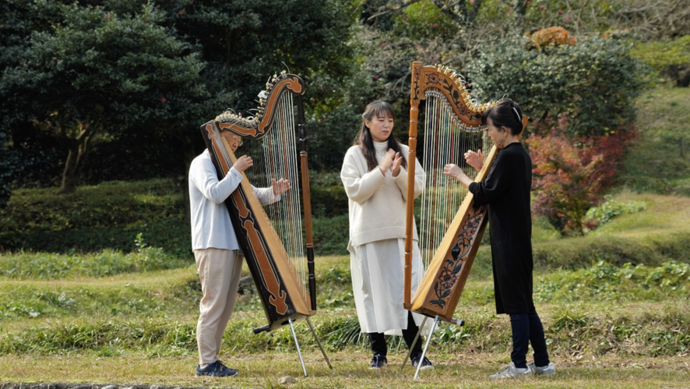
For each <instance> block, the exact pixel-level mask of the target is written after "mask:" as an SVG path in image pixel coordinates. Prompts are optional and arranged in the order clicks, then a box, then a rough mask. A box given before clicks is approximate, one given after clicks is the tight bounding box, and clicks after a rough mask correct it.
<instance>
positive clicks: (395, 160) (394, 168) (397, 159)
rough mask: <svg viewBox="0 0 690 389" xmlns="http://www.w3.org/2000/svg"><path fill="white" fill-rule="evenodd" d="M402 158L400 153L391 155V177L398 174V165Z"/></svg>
mask: <svg viewBox="0 0 690 389" xmlns="http://www.w3.org/2000/svg"><path fill="white" fill-rule="evenodd" d="M402 160H403V156H402V155H400V153H395V157H393V166H392V171H393V177H397V176H398V174H400V166H402Z"/></svg>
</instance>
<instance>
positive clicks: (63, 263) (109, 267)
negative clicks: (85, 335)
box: [0, 247, 194, 280]
mask: <svg viewBox="0 0 690 389" xmlns="http://www.w3.org/2000/svg"><path fill="white" fill-rule="evenodd" d="M192 263H194V262H193V261H192V260H190V259H189V257H177V256H174V255H170V254H167V253H165V252H164V251H163V250H162V249H160V248H155V247H145V248H143V249H141V250H138V251H134V252H130V253H127V254H125V253H122V252H121V251H114V250H111V249H106V250H103V251H100V252H92V253H91V254H89V255H85V254H56V253H29V252H17V253H13V254H5V255H2V256H0V278H9V279H20V280H22V279H48V280H54V279H64V278H78V277H87V278H97V277H105V276H112V275H116V274H121V273H140V272H147V271H153V270H164V269H175V268H180V267H186V266H189V265H191V264H192Z"/></svg>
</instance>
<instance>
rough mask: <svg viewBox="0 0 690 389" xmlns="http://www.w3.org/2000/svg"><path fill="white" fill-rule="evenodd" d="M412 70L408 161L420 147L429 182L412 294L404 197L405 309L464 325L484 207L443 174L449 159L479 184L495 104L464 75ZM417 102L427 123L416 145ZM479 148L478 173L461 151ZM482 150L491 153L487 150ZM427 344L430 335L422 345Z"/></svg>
mask: <svg viewBox="0 0 690 389" xmlns="http://www.w3.org/2000/svg"><path fill="white" fill-rule="evenodd" d="M411 73H412V81H411V93H410V128H409V143H408V145H409V156H408V161H413V160H414V158H416V157H417V155H416V153H417V150H418V149H420V150H421V152H422V155H421V156H420V158H419V159H420V162H421V163H422V166H423V167H424V171H425V172H426V174H427V182H426V187H425V189H424V192H422V195H421V196H420V198H421V200H420V201H419V205H418V216H419V224H418V225H419V240H418V242H419V249H420V254H421V257H422V261H423V263H424V265H425V269H426V270H425V275H424V277H423V279H422V282H421V283H420V285H419V287H418V288H417V291H416V293H415V294H414V296H412V291H411V269H412V255H413V245H414V242H413V240H412V237H413V231H412V230H413V228H414V224H413V220H414V217H415V202H414V201H408V202H407V211H406V240H405V276H404V277H405V280H404V282H405V294H404V307H405V309H408V310H410V311H412V312H416V313H420V314H423V315H425V316H427V317H431V318H435V321H434V325H433V326H432V332H433V329H434V328H435V327H436V324H437V323H438V321H439V320H444V321H446V322H449V323H455V324H459V325H462V324H464V322H463V321H462V320H458V319H454V318H453V314H454V312H455V308H456V306H457V304H458V300H459V298H460V295H461V294H462V291H463V288H464V286H465V282H466V281H467V277H468V276H469V273H470V269H471V268H472V263H473V261H474V257H475V255H476V253H477V250H478V248H479V243H480V241H481V237H482V234H483V233H484V229H485V227H486V223H487V207H486V206H481V207H478V208H476V209H475V208H474V207H473V205H472V201H473V195H472V193H468V190H467V189H466V188H464V187H463V186H462V185H461V184H460V183H459V182H458V181H456V180H453V179H451V178H449V177H447V176H445V175H444V174H443V168H444V166H445V165H446V164H449V163H454V164H456V165H458V166H459V167H461V168H462V169H463V171H464V172H465V173H466V174H467V175H468V176H469V177H473V176H474V177H475V178H474V181H477V182H478V181H481V180H483V179H484V178H485V177H486V176H487V175H488V172H489V169H490V166H491V163H492V161H493V160H494V158H495V157H496V154H497V150H496V147H495V146H493V145H492V144H491V140H490V139H489V138H488V136H487V135H486V131H485V130H486V127H485V126H482V120H481V117H482V114H483V113H484V112H485V111H486V110H487V109H489V108H490V107H492V106H493V105H495V104H496V103H495V102H491V103H486V104H477V103H476V102H475V101H473V100H472V98H471V95H470V94H469V92H468V91H467V90H466V88H465V85H466V83H465V81H464V79H463V78H462V76H460V75H458V74H457V73H456V72H455V71H453V70H451V69H449V68H446V67H442V66H423V65H422V63H421V62H413V63H412V68H411ZM422 101H424V104H421V103H422ZM420 105H422V107H421V108H423V117H424V123H423V126H422V131H421V134H420V142H419V143H420V144H419V147H418V139H417V138H418V128H417V124H418V123H417V121H418V118H419V113H420ZM478 149H481V150H482V151H483V153H484V163H483V167H482V169H481V170H480V171H479V172H478V173H477V174H476V176H475V173H476V170H475V169H474V168H473V167H471V166H469V165H468V164H467V163H466V162H465V159H464V153H465V152H466V151H468V150H474V151H476V150H478ZM487 150H490V151H489V152H488V153H487ZM408 169H409V172H408V178H414V169H415V167H414V164H410V165H409V168H408ZM407 185H408V187H407V188H408V189H407V190H408V195H407V196H408V197H407V198H408V199H413V198H414V196H413V192H412V190H413V189H414V182H413V181H409V182H408V184H407ZM429 338H431V337H429ZM428 344H429V341H428V339H427V347H428ZM424 353H426V347H425V349H424ZM420 365H421V364H420ZM418 373H419V369H418V370H417V374H418ZM415 378H417V375H415Z"/></svg>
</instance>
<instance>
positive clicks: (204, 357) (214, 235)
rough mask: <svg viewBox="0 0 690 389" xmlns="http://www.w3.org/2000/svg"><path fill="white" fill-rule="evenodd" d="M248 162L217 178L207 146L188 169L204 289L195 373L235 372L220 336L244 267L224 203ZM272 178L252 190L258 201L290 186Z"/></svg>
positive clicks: (273, 199) (236, 144)
mask: <svg viewBox="0 0 690 389" xmlns="http://www.w3.org/2000/svg"><path fill="white" fill-rule="evenodd" d="M240 144H241V138H240V137H239V136H233V137H232V140H231V142H230V146H231V148H232V151H233V152H235V151H236V150H237V148H238V147H239V146H240ZM252 165H253V161H252V159H251V157H249V156H247V155H243V156H241V157H239V158H238V159H237V161H236V162H235V164H234V165H233V166H232V168H231V169H230V170H229V171H228V173H227V174H226V175H225V177H223V178H222V179H220V180H219V179H218V173H217V172H216V168H215V166H214V165H213V161H212V160H211V155H210V153H209V151H208V150H205V151H204V152H203V153H201V154H200V155H198V156H197V157H196V158H194V160H193V161H192V164H191V166H190V168H189V201H190V206H191V229H192V250H193V251H194V258H195V260H196V266H197V270H198V272H199V279H200V280H201V290H202V293H203V297H202V298H201V301H200V302H199V311H200V314H199V321H198V323H197V333H196V338H197V343H198V348H199V364H198V365H197V367H196V375H198V376H201V375H206V376H216V377H232V376H236V375H237V374H238V373H237V370H236V369H230V368H228V367H227V366H225V365H224V364H223V362H221V361H220V359H219V354H220V347H221V340H222V339H223V333H224V332H225V328H226V327H227V324H228V321H229V320H230V316H231V315H232V311H233V309H234V307H235V299H236V296H237V288H238V284H239V280H240V273H241V270H242V253H241V250H240V246H239V244H238V241H237V237H236V236H235V230H234V229H233V227H232V223H231V221H230V213H229V212H228V209H227V207H226V205H225V203H224V202H225V200H226V199H227V198H228V197H229V196H230V195H231V194H232V192H234V191H235V189H237V187H238V186H239V185H240V182H241V181H242V179H243V177H244V176H243V175H242V172H244V171H245V170H246V169H248V168H249V167H251V166H252ZM272 181H273V184H272V187H270V188H254V192H255V193H256V195H257V197H258V198H259V201H260V202H261V203H262V204H270V203H274V202H276V201H278V200H280V195H281V193H283V192H285V191H287V190H288V189H290V184H289V183H288V181H286V180H284V179H280V180H277V181H276V180H275V179H273V180H272Z"/></svg>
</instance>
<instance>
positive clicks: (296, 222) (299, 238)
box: [201, 72, 325, 374]
mask: <svg viewBox="0 0 690 389" xmlns="http://www.w3.org/2000/svg"><path fill="white" fill-rule="evenodd" d="M304 90H305V85H304V81H302V79H301V78H300V77H298V76H296V75H294V74H288V73H286V72H282V73H281V74H279V75H274V76H273V77H272V79H271V80H270V81H269V82H268V83H267V84H266V90H265V91H262V92H261V93H260V94H259V102H260V107H259V108H258V110H257V113H256V114H255V116H253V117H247V118H243V117H241V116H239V115H236V114H234V113H231V112H224V113H223V114H221V115H219V116H217V117H216V118H215V119H214V120H211V121H209V122H208V123H205V124H203V125H202V126H201V132H202V134H203V136H204V140H205V141H206V146H207V148H208V150H209V151H210V153H211V156H212V159H213V163H214V164H215V166H216V170H217V171H218V176H219V177H224V176H225V175H226V174H227V172H228V171H229V170H230V168H231V167H232V164H233V163H234V162H235V161H236V157H235V155H234V153H233V152H232V149H231V148H230V137H231V136H232V135H233V134H236V135H239V136H241V137H242V138H243V139H244V140H248V139H259V138H261V139H262V141H263V144H262V145H261V148H262V149H263V151H264V153H263V158H264V159H265V161H264V163H263V166H264V168H265V169H267V170H266V171H264V172H263V174H264V176H265V177H267V179H268V182H267V183H266V182H264V183H259V182H254V184H255V186H257V187H259V186H270V179H271V178H276V179H277V178H280V177H283V178H286V179H287V180H288V181H289V182H290V185H291V186H292V188H291V189H290V190H289V191H287V192H285V193H283V195H282V198H281V200H280V201H279V202H277V203H276V204H275V206H273V208H271V206H268V207H267V209H264V207H263V206H262V205H261V204H260V203H259V199H258V198H257V196H256V195H255V193H254V190H253V188H252V183H251V182H250V181H249V179H248V178H247V175H244V173H243V175H244V179H243V180H242V182H241V184H240V186H239V187H238V188H237V190H235V191H234V192H233V193H232V195H231V196H230V197H229V198H228V199H227V200H226V201H225V204H226V205H227V207H228V210H229V212H230V219H231V220H232V224H233V227H234V229H235V233H236V235H237V239H238V241H239V243H240V247H241V248H242V252H243V253H244V256H245V258H246V260H247V265H248V267H249V270H250V272H251V274H252V278H253V279H254V283H255V284H256V288H257V290H258V292H259V296H260V298H261V301H262V303H263V306H264V311H265V313H266V317H267V319H268V324H267V325H266V326H264V327H261V328H257V329H255V330H254V332H255V333H258V332H261V331H273V330H276V329H278V328H280V327H281V326H283V325H287V324H288V323H290V320H292V321H294V320H297V319H300V318H304V317H307V318H308V317H309V316H312V315H314V314H315V313H316V281H315V277H314V244H313V240H312V226H311V200H310V195H309V173H308V168H307V151H306V146H305V138H306V133H305V125H304V110H303V106H302V94H303V93H304ZM295 121H296V122H297V126H295ZM298 143H299V150H298ZM253 159H254V160H255V165H254V167H252V169H250V170H254V169H256V168H257V163H256V159H257V158H256V156H253ZM298 165H299V166H298ZM298 183H301V185H298ZM300 198H301V200H300ZM269 216H270V217H269ZM302 223H303V224H302ZM310 326H311V324H310ZM324 355H325V354H324ZM305 374H306V372H305Z"/></svg>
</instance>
